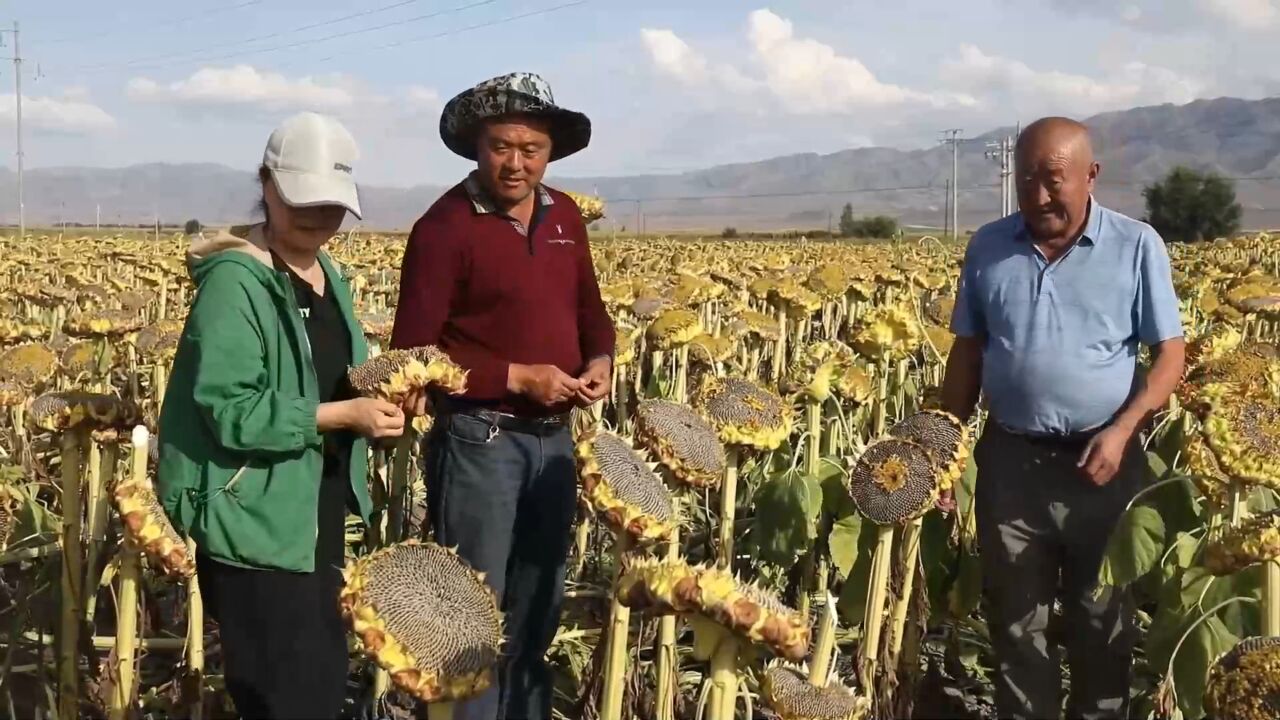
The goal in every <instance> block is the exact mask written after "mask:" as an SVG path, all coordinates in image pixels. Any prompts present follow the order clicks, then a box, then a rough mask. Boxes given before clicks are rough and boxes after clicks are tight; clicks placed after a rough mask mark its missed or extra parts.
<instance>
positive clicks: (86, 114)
mask: <svg viewBox="0 0 1280 720" xmlns="http://www.w3.org/2000/svg"><path fill="white" fill-rule="evenodd" d="M16 97H17V96H16V95H14V94H13V93H4V94H0V122H4V123H5V124H6V125H13V124H15V123H16V122H17V114H18V111H17V102H16V101H15V98H16ZM22 124H23V126H24V127H29V128H32V129H34V130H47V131H50V132H59V133H71V134H89V133H97V132H102V131H104V130H110V129H111V128H114V127H115V126H116V119H115V118H114V117H112V116H111V115H110V114H109V113H108V112H107V111H106V110H103V109H102V108H100V107H98V106H97V105H94V104H93V103H92V102H90V101H89V99H88V96H87V95H81V94H77V93H75V92H71V93H68V94H64V95H63V96H62V97H32V96H30V95H25V94H24V95H23V96H22Z"/></svg>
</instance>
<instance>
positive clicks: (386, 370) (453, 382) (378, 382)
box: [347, 346, 467, 403]
mask: <svg viewBox="0 0 1280 720" xmlns="http://www.w3.org/2000/svg"><path fill="white" fill-rule="evenodd" d="M347 379H348V381H349V382H350V383H351V387H352V388H353V389H354V390H355V391H356V392H357V393H359V394H360V395H363V396H365V397H379V398H382V399H383V400H386V401H388V402H394V403H398V402H401V401H402V400H404V398H406V397H407V396H409V395H410V394H412V393H413V392H415V391H418V390H423V389H425V388H427V387H429V386H433V385H434V386H437V387H439V388H440V389H441V390H444V391H445V392H448V393H451V394H458V393H461V392H465V391H466V387H467V382H466V381H467V373H466V371H465V370H463V369H462V368H461V367H459V366H458V364H457V363H455V362H453V360H451V359H449V356H448V355H445V354H444V353H443V352H442V351H441V350H440V349H438V348H436V347H431V346H427V347H418V348H411V349H407V350H388V351H386V352H384V353H382V354H380V355H377V356H375V357H372V358H370V359H368V360H366V361H365V362H363V363H361V364H360V365H358V366H356V367H353V368H350V369H348V370H347Z"/></svg>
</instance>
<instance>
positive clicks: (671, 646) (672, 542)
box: [655, 498, 680, 720]
mask: <svg viewBox="0 0 1280 720" xmlns="http://www.w3.org/2000/svg"><path fill="white" fill-rule="evenodd" d="M679 502H680V500H679V499H678V498H675V499H673V508H672V509H673V511H674V512H675V514H676V516H679V514H680V507H679ZM666 554H667V560H670V561H676V560H679V559H680V525H679V523H675V524H673V525H672V527H671V537H670V539H669V540H667V553H666ZM676 661H677V656H676V616H675V615H674V614H672V613H668V614H666V615H663V616H662V619H661V620H659V621H658V670H657V674H658V687H657V699H656V701H655V704H656V710H657V715H658V720H675V717H676V708H675V696H676V693H677V692H678V690H679V688H678V683H679V677H678V675H677V672H676V670H677V667H676V666H677V662H676Z"/></svg>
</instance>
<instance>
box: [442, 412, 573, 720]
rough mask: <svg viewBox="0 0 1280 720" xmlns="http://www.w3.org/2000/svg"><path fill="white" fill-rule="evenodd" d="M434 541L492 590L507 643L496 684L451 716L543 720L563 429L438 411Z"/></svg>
mask: <svg viewBox="0 0 1280 720" xmlns="http://www.w3.org/2000/svg"><path fill="white" fill-rule="evenodd" d="M426 463H427V483H428V486H427V487H428V489H427V497H428V500H429V503H430V508H429V509H430V513H431V524H432V527H433V529H434V531H435V540H436V542H438V543H440V544H442V545H445V546H448V547H455V546H456V547H457V550H458V555H459V556H461V557H462V558H463V559H464V560H466V561H467V562H468V563H470V564H471V566H472V567H474V568H475V569H476V570H478V571H480V572H483V573H485V580H486V581H487V582H488V583H489V585H490V587H492V588H493V590H494V593H495V594H496V595H497V596H498V602H499V604H500V606H501V608H502V612H503V624H504V630H505V635H506V645H505V646H504V648H503V657H502V660H501V665H500V667H499V672H498V678H497V679H498V682H497V687H494V688H491V689H490V690H489V691H487V692H485V693H483V694H482V695H480V696H479V697H477V698H475V699H472V700H468V701H465V702H461V703H458V705H457V707H456V710H455V712H456V717H457V719H458V720H550V718H551V696H552V678H551V673H550V670H549V668H548V667H547V664H546V661H545V659H544V656H545V655H546V652H547V648H548V647H550V646H551V641H552V640H553V639H554V638H555V634H556V628H557V627H558V626H559V622H560V606H561V603H562V601H563V599H564V574H565V561H566V557H567V554H568V551H569V545H570V540H571V530H572V525H573V518H574V502H575V498H576V490H577V471H576V468H575V465H574V459H573V440H572V439H571V437H570V434H569V430H568V429H567V428H565V429H560V430H557V431H555V432H554V433H553V434H550V435H545V436H539V435H532V434H524V433H518V432H511V431H507V430H501V431H497V430H496V429H494V428H492V427H491V426H490V425H489V423H487V422H485V421H484V420H480V419H478V418H476V417H473V416H470V415H465V414H452V415H444V416H442V417H441V418H439V419H438V421H437V423H436V426H435V427H434V428H433V429H432V431H431V434H430V435H429V436H428V438H427V453H426Z"/></svg>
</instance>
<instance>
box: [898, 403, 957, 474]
mask: <svg viewBox="0 0 1280 720" xmlns="http://www.w3.org/2000/svg"><path fill="white" fill-rule="evenodd" d="M889 435H891V436H893V437H896V438H899V439H902V440H910V441H911V442H914V443H916V444H918V445H920V446H921V447H923V448H924V449H925V451H926V452H928V453H929V457H930V459H932V460H933V464H934V467H936V468H937V470H938V488H939V489H940V490H949V489H951V486H952V485H953V484H954V483H955V481H956V480H958V479H959V478H960V473H962V472H963V471H964V465H965V461H966V460H968V459H969V427H968V426H967V425H965V424H964V423H962V422H960V419H959V418H957V417H956V416H954V415H952V414H951V413H949V412H946V411H945V410H921V411H919V412H916V413H913V414H911V415H908V416H907V417H906V418H903V419H902V420H901V421H899V422H897V423H895V424H894V425H893V427H891V428H889Z"/></svg>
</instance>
